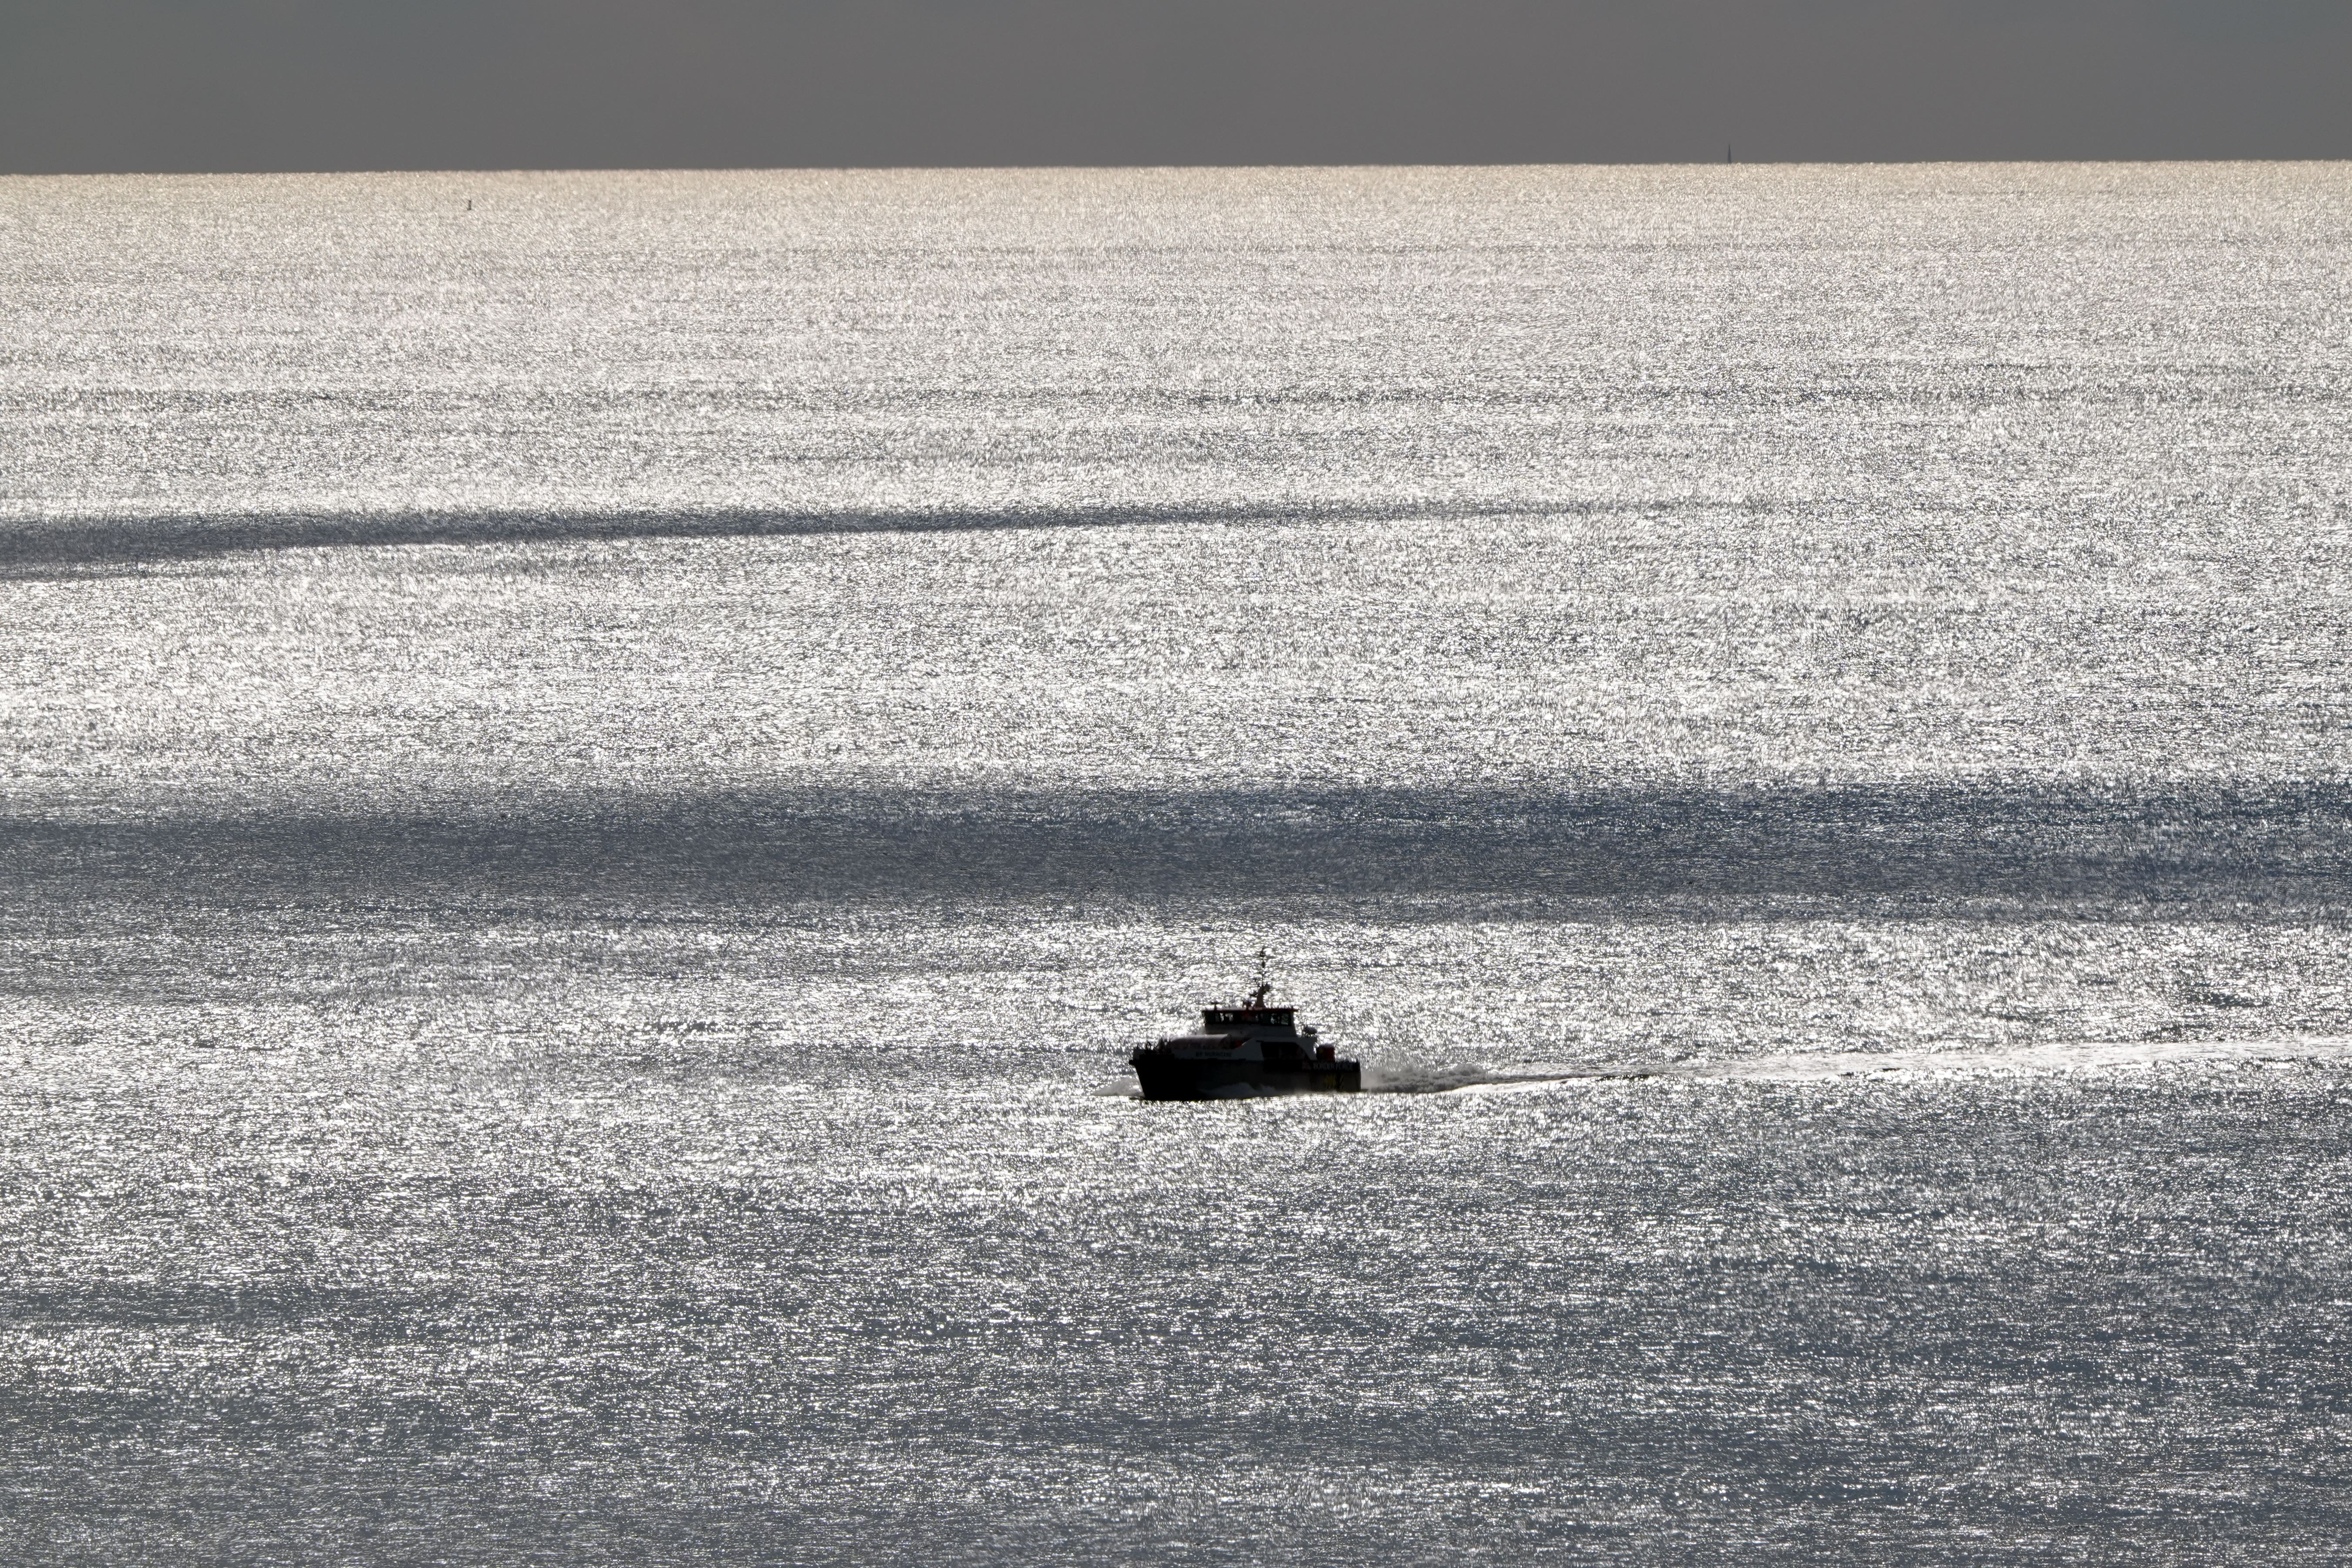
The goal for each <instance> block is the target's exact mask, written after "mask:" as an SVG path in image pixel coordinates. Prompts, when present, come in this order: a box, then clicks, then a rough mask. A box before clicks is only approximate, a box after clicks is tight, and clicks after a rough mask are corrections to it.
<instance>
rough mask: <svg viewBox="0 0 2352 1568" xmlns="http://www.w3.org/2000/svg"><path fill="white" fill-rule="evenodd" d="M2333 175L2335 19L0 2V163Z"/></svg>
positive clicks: (1042, 2) (2044, 10)
mask: <svg viewBox="0 0 2352 1568" xmlns="http://www.w3.org/2000/svg"><path fill="white" fill-rule="evenodd" d="M1727 143H1728V144H1731V145H1732V146H1733V147H1734V148H1735V150H1736V152H1737V154H1738V156H1739V157H1740V158H1742V159H1743V160H1747V159H1754V160H1782V159H1831V160H1879V159H1896V160H1901V159H1922V158H2237V157H2250V158H2344V157H2352V0H1876V3H1872V0H1551V3H1544V0H1442V3H1440V0H1173V3H1166V4H1139V3H1119V0H1095V3H1091V4H1088V3H1083V0H776V3H772V4H753V3H751V0H663V3H660V4H650V3H622V0H466V3H460V0H373V3H362V0H143V3H140V0H127V3H112V0H0V171H5V172H16V173H39V172H81V171H104V170H208V169H215V170H250V169H367V168H599V167H702V166H746V165H748V166H795V165H797V166H811V165H815V166H834V165H871V164H1000V163H1423V162H1426V163H1517V162H1619V161H1633V162H1649V161H1683V160H1714V159H1719V158H1721V157H1722V156H1723V155H1724V149H1725V147H1726V144H1727Z"/></svg>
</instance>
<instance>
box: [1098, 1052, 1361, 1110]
mask: <svg viewBox="0 0 2352 1568" xmlns="http://www.w3.org/2000/svg"><path fill="white" fill-rule="evenodd" d="M1129 1063H1130V1065H1132V1066H1133V1067H1134V1068H1135V1076H1136V1077H1137V1079H1140V1080H1141V1082H1142V1084H1143V1098H1144V1099H1146V1100H1238V1099H1243V1098H1246V1097H1248V1096H1252V1095H1262V1094H1355V1093H1358V1092H1360V1090H1361V1089H1363V1087H1364V1068H1363V1065H1362V1064H1361V1063H1360V1062H1310V1063H1308V1064H1307V1065H1306V1066H1304V1067H1297V1068H1282V1067H1269V1066H1267V1065H1266V1064H1265V1063H1264V1062H1217V1061H1194V1060H1178V1059H1172V1058H1165V1057H1156V1056H1153V1055H1151V1054H1150V1053H1148V1052H1144V1051H1138V1052H1137V1053H1136V1054H1135V1055H1134V1056H1133V1057H1131V1058H1129Z"/></svg>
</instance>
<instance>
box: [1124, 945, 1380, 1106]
mask: <svg viewBox="0 0 2352 1568" xmlns="http://www.w3.org/2000/svg"><path fill="white" fill-rule="evenodd" d="M1273 992H1274V987H1273V986H1272V985H1271V984H1268V983H1267V981H1266V980H1265V974H1264V971H1263V969H1261V971H1260V973H1259V978H1258V983H1257V988H1256V989H1255V990H1254V991H1252V992H1251V993H1250V994H1249V995H1248V997H1247V998H1246V999H1245V1000H1244V1001H1243V1002H1242V1003H1241V1004H1240V1005H1238V1006H1231V1007H1204V1008H1202V1010H1201V1032H1200V1033H1198V1034H1196V1035H1171V1036H1167V1037H1163V1038H1160V1039H1158V1040H1154V1041H1152V1042H1151V1043H1150V1044H1149V1045H1145V1046H1139V1047H1137V1048H1136V1051H1135V1054H1134V1055H1133V1056H1131V1057H1129V1058H1128V1065H1129V1066H1130V1067H1132V1068H1135V1076H1136V1078H1137V1079H1139V1081H1140V1082H1141V1083H1142V1085H1143V1098H1144V1099H1146V1100H1228V1099H1238V1098H1242V1097H1244V1096H1250V1095H1261V1094H1353V1093H1355V1092H1357V1091H1358V1090H1360V1089H1362V1088H1363V1087H1364V1068H1363V1064H1362V1063H1361V1062H1357V1061H1349V1060H1346V1059H1344V1058H1341V1057H1339V1055H1338V1053H1336V1052H1335V1051H1333V1050H1332V1048H1331V1047H1329V1046H1327V1045H1324V1044H1322V1043H1321V1042H1320V1041H1318V1039H1317V1038H1316V1037H1315V1029H1314V1027H1313V1026H1311V1025H1310V1026H1308V1027H1307V1028H1305V1029H1301V1028H1299V1027H1298V1019H1297V1011H1296V1009H1293V1008H1289V1007H1276V1006H1274V1005H1271V1004H1270V1003H1269V1002H1268V1001H1267V998H1268V997H1269V996H1270V995H1272V994H1273Z"/></svg>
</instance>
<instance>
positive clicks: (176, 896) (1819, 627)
mask: <svg viewBox="0 0 2352 1568" xmlns="http://www.w3.org/2000/svg"><path fill="white" fill-rule="evenodd" d="M2348 281H2352V165H2347V164H2344V163H2305V164H2293V163H2267V164H2257V163H2242V164H2231V163H2200V164H2173V165H2154V164H2116V163H2108V164H2046V165H2022V164H2015V165H1997V164H1944V165H1932V164H1929V165H1905V166H1875V167H1871V166H1854V167H1802V166H1784V167H1775V166H1731V167H1720V166H1718V167H1658V168H1491V169H1436V168H1431V169H1324V170H1276V169H1269V170H1133V171H1094V172H1071V171H1027V172H1024V171H997V172H953V173H937V172H919V171H895V172H866V173H699V174H658V173H648V174H383V175H346V176H300V177H294V176H287V177H259V176H256V177H235V178H226V177H224V178H143V177H140V178H134V177H121V178H111V177H109V178H57V179H48V178H11V179H6V180H0V307H4V308H0V1537H5V1541H6V1542H8V1543H9V1544H8V1545H7V1546H6V1547H5V1556H6V1558H7V1560H8V1561H10V1562H11V1563H24V1564H26V1565H27V1568H84V1565H87V1568H101V1565H103V1568H136V1565H145V1564H157V1565H166V1564H168V1565H172V1568H190V1565H210V1564H222V1565H229V1564H234V1565H238V1568H247V1565H270V1564H338V1565H343V1564H467V1565H470V1564H482V1565H505V1564H562V1565H567V1568H588V1565H597V1564H629V1565H666V1564H679V1565H687V1564H723V1565H751V1564H884V1563H922V1564H1039V1565H1051V1564H1087V1565H1097V1564H1104V1563H1119V1564H1186V1565H1189V1564H1226V1563H1235V1564H1255V1563H1282V1564H1335V1565H1337V1564H1423V1563H1426V1564H1440V1563H1444V1564H1455V1563H1499V1564H1520V1563H1579V1564H1581V1563H1624V1564H1667V1563H1727V1562H1738V1563H1751V1564H1754V1563H1807V1564H1816V1563H1851V1564H1882V1563H1923V1564H1945V1563H1950V1564H1962V1563H1969V1564H1974V1563H2019V1562H2025V1561H2032V1562H2035V1563H2134V1564H2148V1563H2179V1564H2199V1565H2203V1564H2217V1563H2259V1564H2265V1565H2269V1564H2280V1563H2342V1562H2345V1561H2346V1560H2347V1555H2352V962H2348V961H2352V942H2347V933H2352V923H2348V922H2352V668H2347V660H2352V286H2347V283H2348ZM1261 953H1263V954H1264V955H1265V957H1264V960H1263V962H1264V963H1265V967H1266V972H1267V973H1268V975H1269V976H1270V978H1271V980H1272V982H1273V984H1274V985H1275V995H1276V1001H1277V1002H1281V1003H1287V1004H1289V1005H1295V1006H1297V1008H1298V1009H1299V1010H1300V1015H1301V1017H1302V1019H1303V1020H1304V1021H1308V1022H1313V1023H1316V1024H1318V1026H1320V1027H1321V1029H1322V1031H1323V1038H1324V1039H1325V1040H1327V1041H1329V1042H1332V1043H1334V1044H1335V1045H1337V1046H1339V1048H1340V1051H1341V1054H1342V1055H1350V1056H1355V1057H1358V1058H1360V1059H1361V1060H1362V1061H1363V1063H1364V1064H1365V1074H1366V1084H1365V1092H1363V1093H1361V1094H1360V1095H1352V1096H1312V1097H1303V1098H1296V1099H1257V1100H1225V1101H1218V1102H1211V1103H1198V1104H1157V1103H1150V1102H1146V1101H1143V1100H1139V1098H1137V1096H1136V1092H1135V1084H1134V1079H1133V1075H1132V1073H1131V1072H1130V1071H1129V1068H1128V1067H1127V1065H1126V1058H1127V1053H1128V1052H1129V1050H1130V1049H1131V1048H1132V1047H1134V1046H1135V1045H1136V1044H1137V1043H1139V1042H1140V1041H1142V1040H1146V1039H1149V1038H1151V1037H1155V1036H1159V1035H1165V1034H1170V1033H1175V1032H1181V1031H1182V1030H1183V1029H1184V1028H1185V1027H1186V1026H1187V1025H1188V1023H1189V1022H1190V1020H1191V1019H1192V1018H1193V1017H1194V1016H1196V1015H1197V1009H1199V1008H1200V1007H1202V1006H1203V1005H1211V1004H1215V1003H1219V1002H1230V1001H1232V1000H1234V998H1236V997H1237V996H1238V994H1240V993H1241V992H1242V991H1243V990H1244V988H1245V987H1246V986H1247V985H1249V984H1252V983H1253V981H1254V978H1255V974H1256V973H1257V969H1258V965H1259V963H1261V959H1260V954H1261Z"/></svg>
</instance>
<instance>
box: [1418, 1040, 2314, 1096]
mask: <svg viewBox="0 0 2352 1568" xmlns="http://www.w3.org/2000/svg"><path fill="white" fill-rule="evenodd" d="M2347 1060H2352V1037H2347V1036H2316V1037H2313V1036H2290V1037H2271V1038H2267V1039H2234V1040H2045V1041H2039V1042H2034V1043H2032V1044H2017V1045H2007V1046H1986V1047H1974V1048H1970V1047H1951V1048H1945V1049H1936V1050H1903V1051H1816V1052H1805V1053H1799V1054H1796V1055H1791V1056H1772V1057H1748V1058H1740V1059H1736V1060H1730V1061H1709V1062H1691V1061H1683V1062H1658V1063H1653V1064H1645V1063H1633V1062H1627V1063H1618V1064H1612V1065H1609V1066H1603V1067H1567V1066H1560V1067H1549V1066H1545V1065H1542V1064H1529V1065H1528V1066H1526V1067H1513V1068H1499V1069H1492V1070H1486V1071H1477V1070H1476V1069H1464V1071H1465V1073H1468V1072H1475V1077H1470V1078H1469V1079H1467V1081H1462V1079H1461V1075H1457V1074H1446V1073H1440V1072H1436V1071H1433V1072H1432V1073H1431V1074H1430V1075H1429V1079H1428V1080H1427V1081H1426V1082H1424V1083H1420V1084H1416V1083H1414V1082H1412V1079H1411V1077H1410V1075H1398V1076H1397V1077H1394V1078H1390V1079H1383V1081H1381V1084H1380V1085H1379V1087H1380V1088H1381V1089H1383V1090H1385V1091H1387V1092H1389V1093H1404V1094H1411V1093H1424V1094H1429V1093H1464V1094H1471V1093H1483V1094H1496V1093H1507V1092H1511V1091H1513V1090H1519V1089H1537V1088H1541V1087H1544V1086H1547V1085H1551V1084H1559V1083H1573V1082H1591V1081H1606V1080H1612V1079H1614V1080H1624V1079H1685V1080H1697V1081H1707V1080H1718V1079H1751V1080H1757V1081H1763V1082H1787V1083H1803V1082H1819V1081H1822V1080H1825V1079H1841V1078H1886V1077H1901V1078H1940V1077H1981V1076H1987V1075H1998V1074H2042V1073H2067V1072H2082V1071H2090V1070H2103V1069H2112V1068H2137V1067H2158V1066H2164V1065H2168V1064H2177V1063H2190V1062H2205V1063H2217V1064H2239V1063H2251V1062H2282V1063H2286V1062H2327V1061H2333V1062H2342V1061H2347ZM1448 1078H1453V1079H1455V1081H1452V1082H1448V1081H1445V1079H1448Z"/></svg>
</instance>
